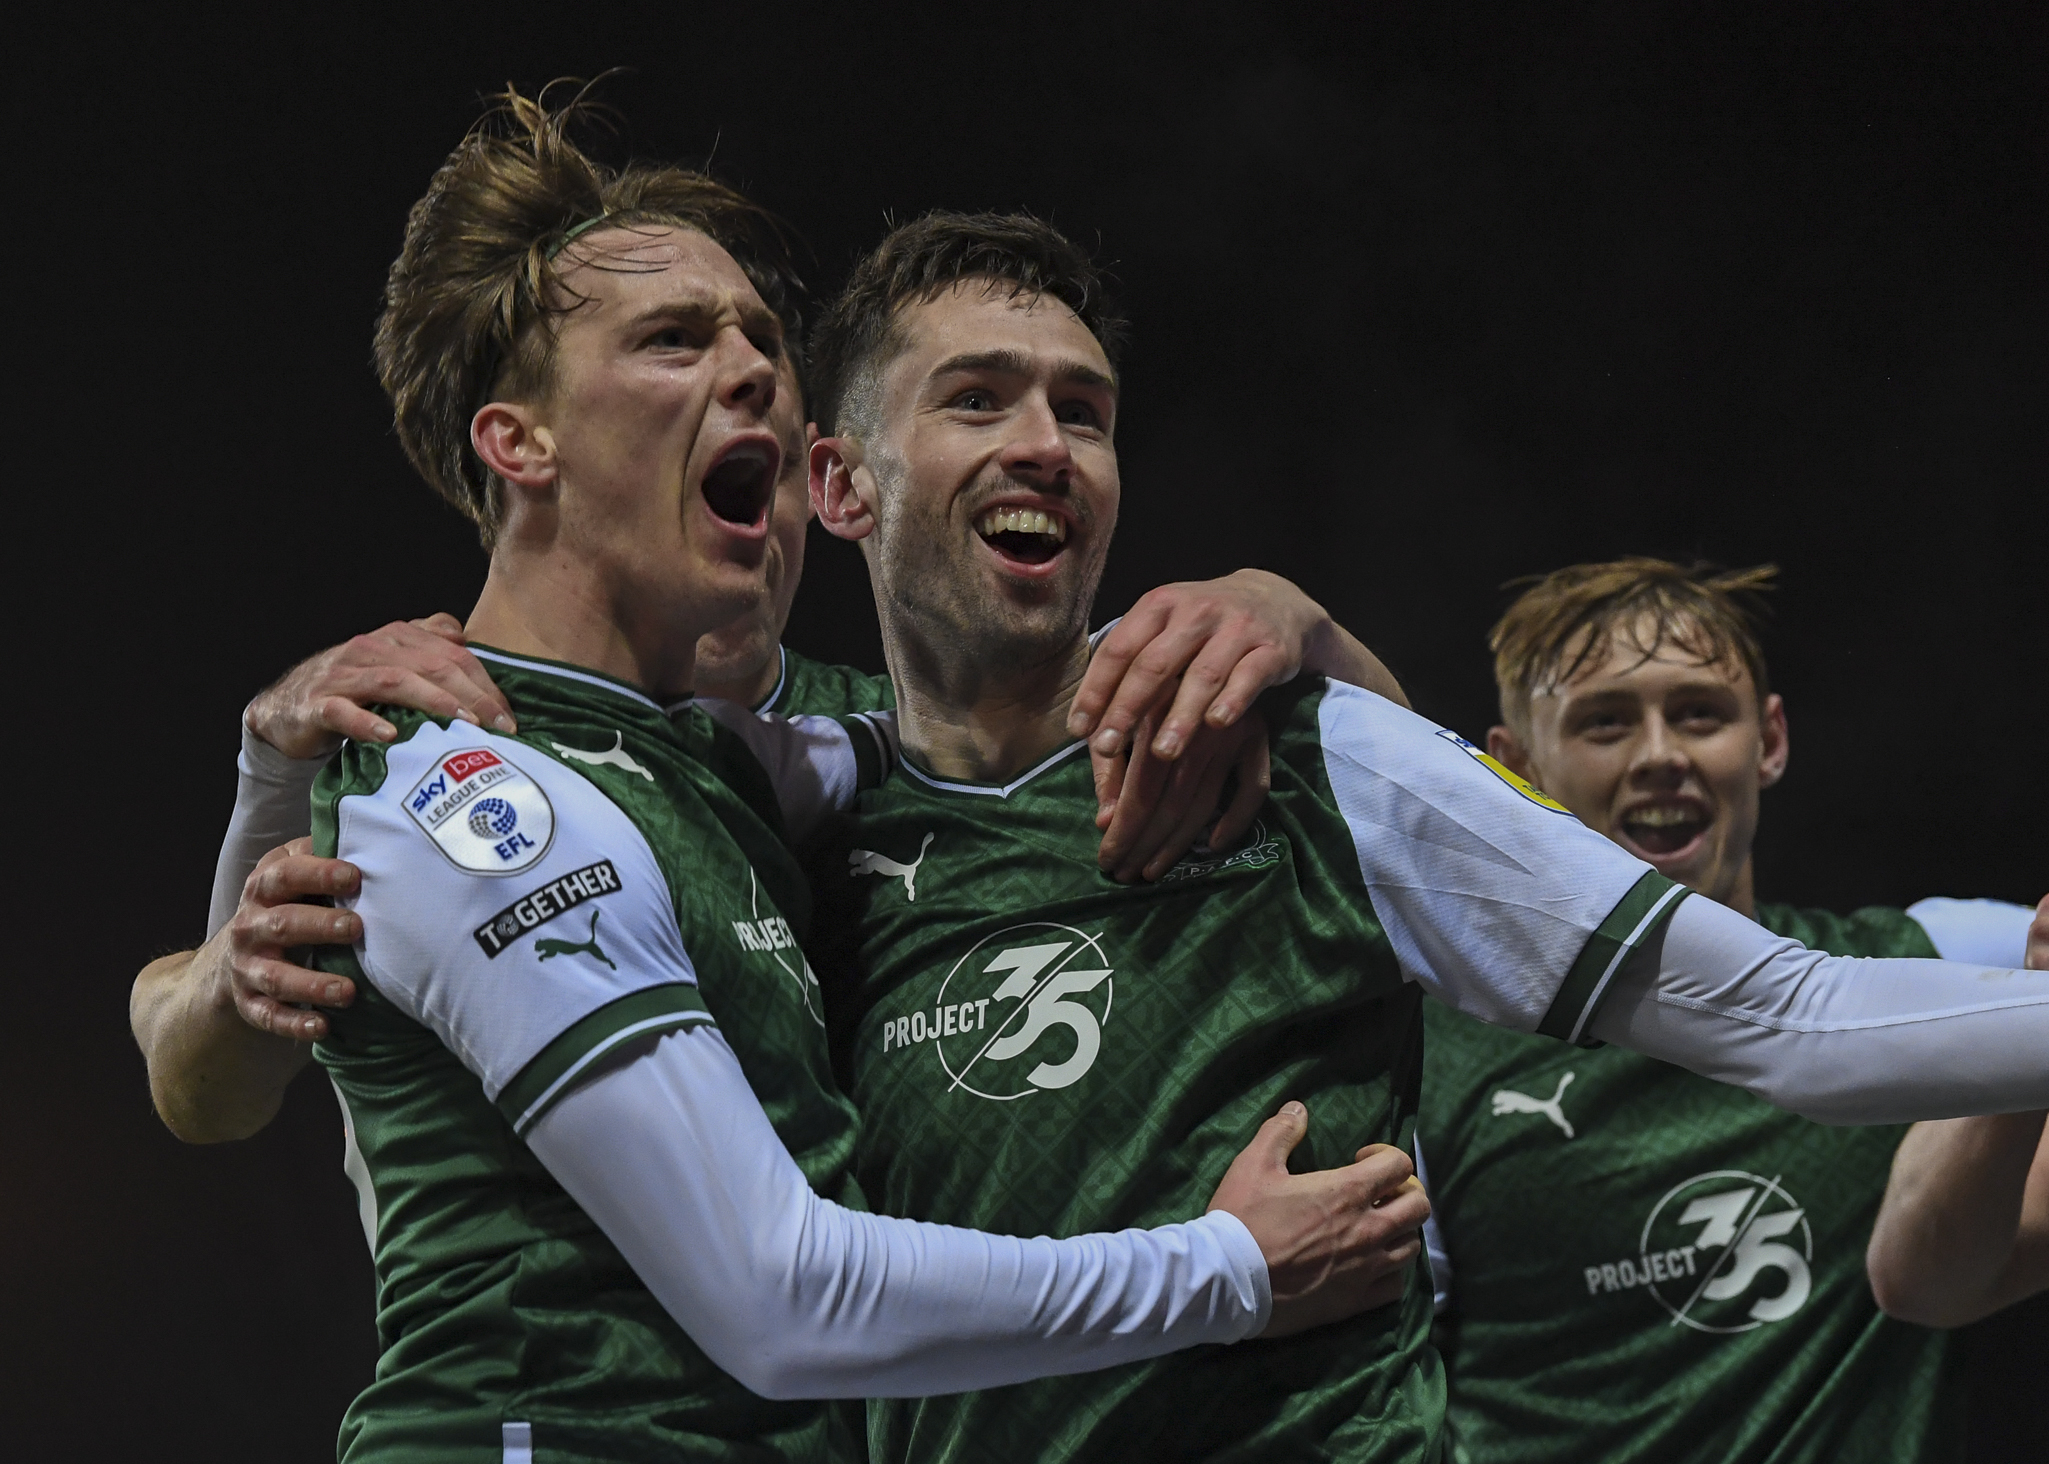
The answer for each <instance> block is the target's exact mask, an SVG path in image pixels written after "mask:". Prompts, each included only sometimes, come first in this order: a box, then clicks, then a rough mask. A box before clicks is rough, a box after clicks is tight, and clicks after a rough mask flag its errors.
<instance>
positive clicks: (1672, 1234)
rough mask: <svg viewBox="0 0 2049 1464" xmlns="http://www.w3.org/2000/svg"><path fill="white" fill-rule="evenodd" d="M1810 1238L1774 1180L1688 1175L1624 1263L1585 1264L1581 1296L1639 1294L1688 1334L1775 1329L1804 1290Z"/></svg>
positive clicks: (1799, 1210)
mask: <svg viewBox="0 0 2049 1464" xmlns="http://www.w3.org/2000/svg"><path fill="white" fill-rule="evenodd" d="M1813 1260H1814V1231H1813V1228H1812V1227H1811V1226H1809V1225H1808V1223H1807V1212H1806V1210H1805V1209H1804V1208H1803V1207H1802V1206H1801V1205H1800V1203H1799V1201H1797V1200H1795V1199H1794V1198H1793V1196H1792V1195H1791V1194H1789V1193H1788V1192H1787V1190H1786V1188H1785V1186H1784V1185H1783V1184H1781V1183H1780V1176H1778V1175H1773V1176H1772V1177H1771V1178H1769V1179H1767V1178H1765V1177H1764V1176H1763V1175H1758V1174H1751V1173H1748V1172H1746V1171H1744V1170H1741V1169H1716V1170H1711V1171H1709V1172H1708V1173H1706V1174H1696V1175H1695V1176H1694V1177H1693V1178H1691V1179H1689V1180H1686V1181H1684V1182H1683V1183H1680V1184H1676V1185H1674V1186H1673V1187H1672V1188H1671V1189H1669V1190H1667V1191H1666V1192H1665V1194H1664V1196H1663V1197H1662V1198H1660V1199H1659V1201H1658V1203H1657V1204H1656V1205H1654V1206H1652V1207H1651V1213H1650V1218H1649V1219H1647V1220H1645V1221H1644V1226H1643V1236H1642V1239H1641V1241H1640V1242H1639V1249H1638V1252H1637V1254H1636V1255H1634V1256H1625V1257H1623V1258H1621V1259H1619V1260H1615V1261H1610V1262H1607V1263H1605V1264H1602V1265H1598V1266H1587V1267H1585V1268H1584V1270H1585V1279H1586V1285H1587V1291H1588V1293H1589V1294H1590V1295H1598V1294H1600V1293H1602V1292H1610V1291H1628V1290H1634V1289H1636V1288H1639V1287H1641V1288H1642V1289H1644V1290H1646V1291H1648V1292H1649V1293H1650V1294H1651V1297H1652V1299H1653V1300H1655V1301H1656V1302H1657V1303H1658V1305H1659V1306H1661V1307H1663V1308H1664V1309H1665V1310H1666V1311H1667V1312H1668V1313H1670V1314H1671V1317H1672V1323H1671V1324H1672V1325H1676V1326H1686V1327H1691V1328H1692V1329H1693V1330H1695V1331H1697V1332H1722V1333H1728V1332H1749V1331H1754V1330H1756V1329H1757V1328H1758V1327H1761V1326H1764V1325H1766V1324H1767V1323H1770V1322H1782V1321H1784V1320H1785V1319H1786V1318H1787V1317H1790V1316H1792V1315H1793V1313H1795V1312H1797V1311H1799V1310H1800V1308H1801V1307H1802V1306H1804V1305H1806V1302H1807V1298H1808V1295H1809V1294H1810V1293H1811V1292H1812V1290H1813V1287H1814V1276H1813V1271H1812V1262H1813Z"/></svg>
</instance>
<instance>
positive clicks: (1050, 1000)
mask: <svg viewBox="0 0 2049 1464" xmlns="http://www.w3.org/2000/svg"><path fill="white" fill-rule="evenodd" d="M1114 995H1115V990H1114V982H1113V979H1112V969H1111V965H1110V961H1109V958H1108V957H1107V956H1106V955H1105V954H1104V952H1103V938H1102V936H1101V935H1100V934H1097V935H1090V934H1089V933H1087V932H1086V931H1082V930H1077V929H1076V928H1074V927H1073V926H1071V925H1057V924H1053V923H1051V922H1047V921H1033V922H1030V923H1027V924H1024V925H1013V926H1010V927H1008V928H1007V929H1004V930H999V931H997V932H996V933H995V934H993V935H989V936H985V937H983V938H982V939H981V940H979V941H977V942H976V943H975V944H974V946H973V947H972V948H970V949H969V950H968V952H967V953H966V954H965V955H963V956H962V957H961V958H960V959H959V960H957V961H955V962H954V964H953V968H952V969H951V970H950V971H948V972H947V974H946V979H945V980H943V981H942V982H940V984H939V990H938V992H937V993H936V995H935V997H934V1000H933V1004H932V1006H931V1007H930V1008H925V1009H920V1010H917V1011H913V1012H909V1013H906V1014H904V1015H902V1016H896V1017H889V1018H885V1019H884V1021H883V1023H882V1033H881V1047H882V1051H883V1052H884V1053H885V1054H891V1055H892V1056H893V1057H894V1058H895V1059H896V1060H899V1061H913V1062H936V1063H937V1064H938V1065H939V1068H940V1070H941V1072H942V1073H943V1074H944V1076H945V1078H946V1083H947V1091H948V1092H949V1093H951V1092H955V1091H958V1092H962V1093H967V1094H971V1095H972V1096H974V1097H977V1098H987V1099H990V1100H992V1101H994V1102H998V1103H1008V1102H1013V1101H1015V1100H1016V1099H1019V1098H1029V1097H1031V1096H1032V1095H1033V1094H1035V1093H1043V1092H1048V1091H1053V1090H1057V1089H1060V1088H1067V1087H1072V1086H1073V1085H1074V1084H1076V1083H1078V1082H1080V1081H1081V1080H1082V1078H1084V1077H1085V1076H1087V1074H1088V1071H1089V1069H1090V1068H1092V1067H1094V1066H1095V1063H1096V1059H1097V1057H1098V1056H1099V1055H1101V1053H1102V1049H1103V1028H1104V1027H1105V1026H1106V1025H1107V1024H1108V1022H1109V1020H1110V1008H1111V1003H1112V999H1113V997H1114Z"/></svg>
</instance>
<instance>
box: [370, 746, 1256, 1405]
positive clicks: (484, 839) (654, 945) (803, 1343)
mask: <svg viewBox="0 0 2049 1464" xmlns="http://www.w3.org/2000/svg"><path fill="white" fill-rule="evenodd" d="M383 755H384V757H385V773H384V776H383V779H382V781H381V784H380V786H379V787H378V789H377V791H376V792H374V793H364V794H352V795H349V796H345V797H343V798H341V799H340V800H338V803H337V810H336V824H337V831H338V836H337V843H338V846H339V850H338V852H339V853H340V854H341V856H342V857H344V858H347V859H349V860H351V861H352V862H353V863H355V864H356V865H357V866H358V867H359V868H360V869H361V870H362V871H363V883H362V890H361V893H360V894H359V895H357V896H356V897H355V898H354V900H353V901H352V903H353V904H354V905H355V906H356V907H357V908H358V909H360V910H361V911H362V913H363V916H364V920H363V925H364V935H363V943H362V944H361V945H359V946H358V947H357V956H358V960H359V961H360V963H361V965H362V968H363V972H364V975H365V976H366V977H368V978H369V979H370V981H371V982H372V983H373V984H374V985H375V986H376V987H377V989H378V990H379V991H380V992H381V993H382V994H383V995H385V996H386V997H388V998H389V999H390V1000H391V1001H392V1003H393V1004H394V1005H395V1006H397V1007H398V1008H399V1009H400V1010H401V1011H404V1012H405V1013H406V1014H407V1015H408V1016H410V1017H412V1018H413V1019H414V1020H416V1021H418V1022H420V1023H421V1024H422V1025H424V1026H426V1027H428V1028H429V1029H431V1030H432V1031H433V1032H434V1033H435V1034H436V1035H437V1036H438V1037H440V1039H441V1040H442V1042H443V1043H445V1044H446V1045H447V1046H448V1048H449V1049H450V1051H452V1052H453V1053H454V1054H455V1055H456V1056H457V1057H458V1058H459V1059H460V1060H461V1061H462V1063H463V1064H464V1066H466V1067H467V1068H469V1069H470V1071H471V1072H473V1073H475V1074H476V1075H477V1076H478V1078H479V1079H480V1080H481V1081H482V1084H483V1088H484V1092H485V1094H486V1096H487V1097H489V1098H490V1099H491V1100H492V1101H493V1102H494V1103H495V1104H496V1105H497V1106H498V1108H499V1111H500V1112H501V1113H503V1114H504V1115H505V1117H506V1119H507V1120H508V1122H510V1123H511V1124H512V1126H513V1129H514V1131H515V1132H516V1133H518V1134H520V1135H521V1136H522V1137H524V1138H527V1139H529V1140H530V1141H531V1142H532V1143H533V1145H534V1152H535V1153H536V1155H537V1156H538V1157H540V1159H541V1160H542V1162H543V1163H545V1164H547V1165H548V1166H549V1168H550V1169H551V1171H553V1172H554V1173H555V1174H556V1175H557V1177H558V1178H559V1179H560V1180H561V1181H562V1183H563V1185H564V1187H565V1188H566V1189H568V1190H569V1192H570V1193H571V1195H572V1196H574V1197H575V1198H576V1199H577V1200H578V1202H579V1203H581V1204H583V1205H584V1207H585V1208H586V1210H587V1211H588V1212H589V1213H590V1214H591V1217H592V1218H593V1219H594V1220H596V1221H597V1223H598V1224H599V1225H600V1226H601V1227H602V1228H603V1229H604V1230H605V1232H606V1234H607V1235H608V1236H610V1237H611V1238H612V1239H613V1241H614V1242H615V1243H616V1244H618V1245H619V1247H620V1249H621V1251H622V1252H623V1253H624V1254H625V1255H626V1256H627V1258H628V1260H629V1261H631V1262H632V1263H633V1264H634V1265H635V1267H636V1269H637V1270H638V1271H639V1272H640V1275H641V1277H642V1279H643V1280H644V1281H645V1282H646V1283H647V1285H648V1286H649V1288H650V1290H651V1291H653V1292H654V1294H655V1295H656V1297H657V1298H658V1299H659V1300H661V1302H662V1303H663V1305H664V1306H665V1307H667V1308H668V1309H669V1310H670V1312H671V1313H672V1315H674V1316H675V1317H676V1319H677V1320H678V1322H680V1323H681V1324H682V1325H683V1326H684V1327H685V1328H686V1330H688V1331H689V1332H690V1333H691V1335H692V1336H693V1337H694V1338H696V1339H697V1340H698V1342H699V1344H700V1345H701V1346H703V1347H704V1349H705V1351H706V1352H707V1354H708V1355H710V1356H711V1357H712V1358H713V1360H714V1361H717V1362H719V1363H720V1364H721V1365H722V1366H725V1367H727V1368H728V1370H729V1371H731V1372H732V1373H733V1374H734V1376H736V1377H738V1378H739V1379H740V1380H741V1381H742V1382H744V1383H746V1384H747V1385H748V1386H749V1387H752V1388H754V1389H755V1390H756V1391H757V1392H764V1393H780V1394H782V1395H784V1396H800V1395H801V1396H847V1397H861V1396H866V1395H870V1394H880V1393H883V1392H891V1391H894V1392H901V1393H904V1394H911V1395H922V1394H927V1393H935V1392H946V1391H952V1390H958V1389H961V1388H969V1387H985V1386H991V1385H993V1384H996V1383H1007V1382H1016V1381H1020V1380H1023V1379H1025V1378H1031V1377H1039V1376H1045V1375H1049V1374H1054V1373H1061V1372H1072V1371H1078V1370H1082V1369H1087V1368H1094V1367H1104V1366H1109V1365H1111V1364H1113V1363H1118V1362H1124V1361H1129V1360H1132V1359H1136V1358H1143V1357H1152V1356H1156V1355H1158V1354H1160V1353H1163V1352H1168V1351H1172V1350H1175V1349H1177V1348H1181V1347H1186V1346H1190V1345H1193V1344H1195V1343H1221V1342H1232V1341H1236V1340H1238V1339H1239V1338H1241V1337H1245V1336H1249V1335H1252V1334H1254V1333H1256V1332H1258V1331H1260V1330H1262V1329H1263V1328H1264V1326H1265V1325H1266V1318H1267V1316H1268V1314H1269V1312H1270V1310H1271V1298H1270V1296H1269V1294H1268V1283H1267V1273H1266V1264H1265V1261H1264V1259H1263V1258H1262V1257H1261V1255H1260V1252H1259V1247H1258V1245H1257V1243H1256V1242H1254V1240H1253V1239H1252V1236H1251V1233H1250V1232H1249V1231H1247V1230H1246V1229H1245V1227H1244V1226H1243V1225H1242V1224H1241V1223H1239V1222H1238V1221H1237V1220H1235V1219H1233V1218H1231V1217H1229V1216H1225V1215H1222V1214H1212V1215H1208V1216H1205V1217H1203V1218H1202V1219H1201V1220H1197V1221H1193V1222H1189V1223H1187V1224H1182V1225H1169V1226H1162V1227H1160V1228H1159V1229H1157V1230H1153V1231H1126V1232H1122V1233H1120V1234H1116V1235H1091V1236H1083V1237H1080V1238H1077V1239H1073V1240H1062V1241H1049V1240H1029V1241H1027V1240H1019V1239H1016V1238H1012V1237H1002V1236H991V1235H982V1234H979V1233H976V1232H972V1231H962V1230H953V1229H950V1228H947V1227H942V1226H934V1225H924V1224H920V1223H917V1222H914V1221H908V1220H900V1219H894V1218H889V1217H882V1216H873V1215H863V1214H860V1213H858V1212H854V1211H849V1210H846V1209H844V1208H843V1207H840V1206H838V1205H833V1204H830V1203H828V1202H826V1201H824V1200H821V1199H819V1198H818V1197H817V1196H816V1195H815V1194H813V1193H812V1192H811V1190H810V1188H809V1187H808V1186H807V1185H806V1184H805V1182H804V1178H803V1175H802V1173H801V1171H799V1170H798V1168H797V1166H796V1164H795V1162H794V1161H793V1160H792V1159H791V1158H790V1157H789V1154H788V1152H787V1151H786V1150H785V1149H784V1147H783V1145H782V1143H781V1141H780V1140H779V1139H778V1138H777V1136H776V1133H775V1130H774V1129H773V1128H772V1127H771V1126H770V1124H769V1122H768V1119H767V1117H766V1116H765V1115H764V1114H763V1113H762V1111H761V1107H760V1104H759V1102H758V1101H757V1100H756V1098H755V1096H754V1094H753V1092H752V1090H751V1089H749V1087H748V1086H747V1084H746V1080H745V1078H744V1076H743V1075H742V1073H741V1070H740V1067H739V1064H738V1062H737V1060H736V1059H735V1058H734V1056H733V1054H732V1052H731V1050H730V1049H729V1048H728V1047H727V1046H726V1043H725V1039H724V1038H723V1036H721V1035H718V1034H716V1032H715V1030H714V1027H713V1023H714V1018H713V1014H712V1013H711V1012H710V1011H709V1010H707V1008H706V1007H705V1005H704V1002H703V999H702V997H701V996H700V994H699V993H698V990H697V974H696V970H695V968H694V966H693V965H692V962H691V959H690V955H689V952H688V951H687V950H686V948H685V943H684V937H683V932H682V929H681V927H680V926H679V924H678V921H677V916H676V907H675V904H674V899H673V896H672V894H671V892H670V887H669V884H668V881H667V879H666V877H665V876H664V873H663V871H662V870H661V868H660V867H659V865H658V864H657V862H656V860H655V856H654V853H653V851H652V850H651V849H650V848H649V847H648V845H647V842H646V840H645V839H644V838H643V837H642V836H641V834H640V832H639V830H638V829H637V828H636V827H635V826H634V825H633V823H632V821H631V820H630V819H629V818H628V817H627V816H626V814H625V813H624V812H623V811H621V810H620V809H619V808H618V807H617V805H615V804H613V803H612V802H611V801H610V800H608V799H607V798H605V796H604V795H603V794H602V793H601V792H599V791H598V789H597V788H596V787H595V786H594V785H592V784H591V783H590V782H588V781H587V780H586V779H584V778H583V777H581V776H580V775H578V774H577V773H575V772H573V771H571V770H570V769H568V768H565V767H563V766H562V765H561V764H559V763H556V762H554V761H553V760H552V759H549V758H547V757H545V756H542V755H540V754H538V753H536V752H535V751H534V750H533V749H532V748H530V747H527V746H525V745H524V744H521V743H519V742H516V741H513V740H511V739H506V738H499V737H494V736H492V735H491V734H488V733H480V732H478V731H477V730H476V729H474V728H469V727H460V728H459V729H456V730H451V729H446V728H442V727H440V726H437V725H435V724H433V723H427V724H424V725H423V726H421V727H420V728H419V729H418V730H417V731H416V732H415V733H414V734H413V735H412V736H411V737H410V738H409V739H408V740H407V741H406V742H403V743H400V744H397V745H395V746H393V747H391V748H389V749H386V750H385V752H384V754H383ZM642 1042H653V1043H655V1050H654V1052H653V1053H652V1054H650V1055H645V1056H639V1057H634V1058H631V1059H628V1060H625V1061H623V1062H621V1063H620V1064H619V1065H618V1066H616V1067H614V1068H612V1069H611V1070H610V1071H606V1070H605V1068H606V1063H607V1061H608V1060H609V1059H611V1058H613V1057H615V1056H618V1055H622V1054H624V1053H625V1052H628V1051H631V1050H633V1048H634V1047H635V1046H637V1045H638V1044H639V1043H642ZM551 1120H556V1121H551Z"/></svg>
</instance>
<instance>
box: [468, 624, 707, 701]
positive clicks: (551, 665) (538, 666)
mask: <svg viewBox="0 0 2049 1464" xmlns="http://www.w3.org/2000/svg"><path fill="white" fill-rule="evenodd" d="M469 650H470V654H471V655H473V656H475V657H476V658H477V659H478V660H480V661H496V662H498V664H499V665H501V666H517V667H518V668H519V669H520V670H522V671H538V672H540V673H541V674H542V675H543V676H555V677H559V678H560V679H562V680H564V681H581V682H582V683H583V684H584V685H586V686H595V687H597V688H598V690H600V691H609V692H613V693H615V694H617V695H619V696H623V697H625V698H626V699H627V700H629V701H636V702H639V703H640V704H641V705H642V706H644V707H646V708H648V710H650V711H655V712H660V713H661V714H662V715H663V716H665V717H673V716H675V715H676V713H678V712H680V711H682V710H684V709H685V708H686V707H689V706H690V705H692V704H693V703H694V702H695V701H696V700H697V698H696V697H694V696H686V697H684V698H683V699H682V700H681V701H674V702H670V703H669V704H668V705H667V706H663V705H662V704H661V703H660V702H658V701H656V700H655V699H654V698H653V697H651V696H649V695H648V694H647V693H646V692H644V691H642V690H641V689H640V688H639V687H637V686H634V685H631V684H630V683H628V682H624V681H621V680H620V679H619V678H618V677H616V676H607V675H606V674H605V673H604V672H602V671H592V670H590V669H589V668H588V667H585V666H572V665H570V664H569V663H568V662H566V661H549V660H544V659H542V658H541V657H539V656H515V655H513V654H511V653H510V652H509V651H498V650H493V649H492V648H491V647H489V646H485V645H479V644H478V643H477V642H475V641H472V642H470V646H469Z"/></svg>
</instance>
